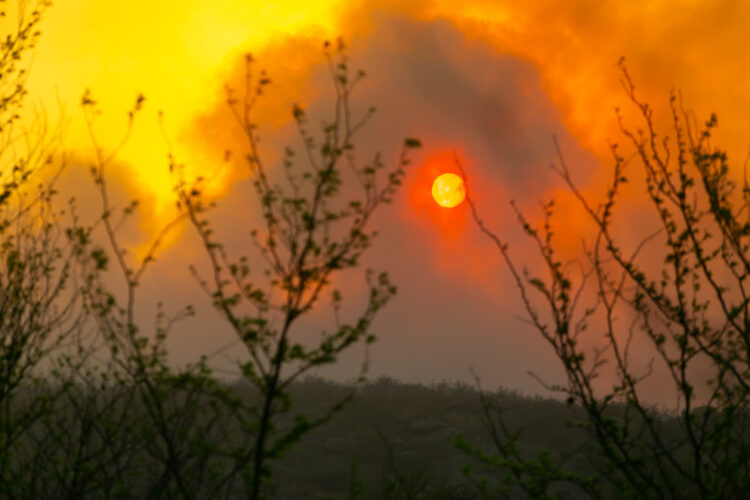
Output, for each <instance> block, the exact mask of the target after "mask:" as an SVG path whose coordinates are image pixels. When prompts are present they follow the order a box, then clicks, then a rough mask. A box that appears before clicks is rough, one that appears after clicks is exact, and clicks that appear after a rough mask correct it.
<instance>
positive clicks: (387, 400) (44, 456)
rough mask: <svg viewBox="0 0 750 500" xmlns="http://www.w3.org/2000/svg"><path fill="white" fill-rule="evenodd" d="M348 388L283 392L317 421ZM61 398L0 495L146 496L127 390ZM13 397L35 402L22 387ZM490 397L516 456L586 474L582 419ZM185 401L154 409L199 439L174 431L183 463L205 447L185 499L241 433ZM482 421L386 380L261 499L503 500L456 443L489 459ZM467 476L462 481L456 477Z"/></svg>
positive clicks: (206, 480) (146, 455)
mask: <svg viewBox="0 0 750 500" xmlns="http://www.w3.org/2000/svg"><path fill="white" fill-rule="evenodd" d="M47 389H49V388H47ZM224 389H226V390H232V391H233V392H235V394H237V395H238V396H239V397H241V398H243V399H244V400H245V404H246V405H247V406H252V405H253V404H257V401H258V393H257V391H256V390H255V389H254V388H253V387H251V386H249V385H248V384H247V383H246V382H242V381H238V382H236V383H235V384H230V385H226V386H225V387H224ZM354 389H355V386H352V385H345V384H338V383H334V382H329V381H325V380H322V379H318V378H309V379H306V380H303V381H301V382H299V383H297V384H295V385H294V386H293V387H292V388H291V389H290V391H289V392H290V396H291V397H292V399H293V400H294V401H295V410H294V412H292V413H293V414H294V413H297V412H301V413H305V414H306V415H308V416H309V417H311V418H315V417H316V416H322V415H325V414H326V413H327V412H328V409H329V408H330V407H331V406H333V405H335V404H336V403H337V402H339V401H341V400H342V399H344V398H346V397H347V396H348V395H349V394H350V393H351V391H352V390H354ZM61 390H62V393H61V394H62V395H63V397H60V398H58V399H57V401H56V403H54V404H53V407H52V408H50V410H51V411H49V413H48V415H47V416H46V417H43V418H41V419H39V420H38V421H37V422H36V423H34V424H33V425H32V427H31V428H30V429H27V430H26V431H25V433H24V436H23V437H22V438H21V443H19V445H20V446H18V447H17V449H18V450H19V451H18V454H17V455H16V456H14V457H12V459H11V460H10V463H9V464H8V466H9V469H8V472H9V473H10V477H12V478H13V481H12V483H13V486H11V487H10V488H9V489H7V490H6V494H8V495H9V496H11V497H18V498H64V497H72V496H75V495H80V497H86V498H106V497H119V498H146V497H148V496H149V492H150V491H153V489H154V485H155V484H158V480H159V475H160V474H161V473H162V468H161V467H160V460H159V458H158V456H154V449H153V448H154V447H155V446H156V445H155V443H153V442H151V441H152V440H153V436H151V434H150V433H151V432H155V430H149V429H148V425H147V422H148V421H149V416H148V415H147V414H146V412H147V411H148V408H147V405H143V404H141V403H139V401H138V399H139V398H138V397H137V391H134V390H128V389H127V388H125V387H119V388H116V387H108V388H105V387H100V388H98V389H97V388H92V387H88V388H80V387H73V386H70V387H67V388H64V389H62V388H61ZM174 393H175V391H174V388H173V389H172V394H174ZM128 395H130V396H132V397H127V396H128ZM23 396H28V400H34V399H37V396H36V395H35V394H34V390H33V389H29V390H28V392H24V393H23ZM494 396H495V398H496V404H497V406H498V408H502V411H503V415H504V418H505V422H506V424H507V425H508V426H509V427H510V428H513V429H514V430H520V429H521V428H523V429H524V430H523V433H522V435H521V437H520V439H519V440H518V448H519V451H520V453H521V454H522V455H523V456H525V457H529V458H533V457H536V456H537V455H538V454H539V452H540V451H542V450H543V449H547V450H549V452H550V455H551V457H553V459H554V460H555V461H557V460H558V459H563V458H564V459H565V463H566V465H569V466H571V467H572V468H573V469H575V470H578V471H580V472H588V471H593V470H594V469H593V465H592V463H590V460H592V459H593V458H594V457H593V455H591V454H589V453H587V452H586V450H587V449H589V451H590V450H591V446H590V445H591V443H590V441H589V440H588V438H587V437H586V433H585V432H583V431H582V430H581V429H580V428H579V427H576V426H575V425H573V424H574V423H575V422H579V423H580V421H581V419H582V418H583V417H584V413H583V412H582V411H581V409H579V408H575V407H571V406H569V405H567V404H565V403H564V402H560V401H555V400H551V399H542V398H538V397H537V398H532V397H523V396H520V395H518V394H515V393H511V392H506V391H499V392H497V393H496V394H494ZM185 400H186V398H180V397H175V398H174V399H172V398H165V400H164V402H163V403H164V405H165V406H166V407H169V408H170V409H171V410H170V411H172V412H173V415H174V419H173V420H172V421H171V425H172V426H173V429H174V430H175V431H176V432H177V433H178V434H179V433H180V432H181V431H182V430H189V429H200V430H201V432H200V433H196V432H185V433H184V434H183V435H181V437H180V439H181V442H179V443H174V446H176V447H177V448H179V449H181V450H183V451H184V453H186V454H187V453H191V454H193V455H194V458H195V457H200V456H201V454H200V452H199V450H197V448H199V447H201V446H205V447H206V448H207V449H206V452H207V453H206V454H204V457H205V459H206V460H205V462H202V461H201V460H199V459H198V460H194V461H191V463H192V465H191V466H189V467H186V468H185V470H184V471H181V472H182V473H183V474H184V478H183V479H184V480H185V481H186V482H187V484H188V485H190V489H189V490H188V491H189V492H190V494H191V495H195V496H199V497H205V498H208V496H209V495H208V494H209V493H210V489H209V488H206V489H203V488H204V487H208V486H215V484H214V483H213V481H212V480H211V479H212V478H211V476H213V478H221V477H227V476H228V473H229V470H228V469H231V467H232V466H233V465H234V462H233V460H232V459H231V457H227V458H226V459H224V460H216V459H215V457H210V458H209V456H208V451H209V449H210V448H211V447H212V446H213V447H214V448H213V451H214V452H216V451H218V450H220V449H221V448H223V446H225V445H227V446H228V447H229V449H231V447H230V446H229V445H231V442H232V441H233V440H236V441H240V440H241V439H242V433H241V432H240V431H237V430H236V429H234V427H235V426H236V424H235V423H233V422H232V418H231V417H230V416H225V417H223V418H218V419H217V418H216V414H212V412H211V411H206V410H205V409H201V408H199V407H198V406H203V405H205V406H206V407H210V405H211V401H212V398H210V397H205V398H204V399H203V400H202V401H201V402H200V403H197V402H195V401H194V402H193V403H192V404H193V405H196V406H194V407H186V406H184V404H185ZM483 415H484V412H483V406H482V404H481V402H480V398H479V392H478V391H477V390H476V389H474V388H472V387H471V386H468V385H462V384H440V385H433V386H431V387H425V386H422V385H415V384H404V383H400V382H397V381H395V380H393V379H389V378H380V379H378V380H377V381H374V382H371V383H368V384H365V385H361V386H359V387H358V388H356V397H355V398H354V399H353V401H352V402H351V403H349V404H348V405H346V406H345V407H344V408H343V409H342V410H341V411H340V412H339V413H338V414H337V415H336V417H335V418H334V419H332V420H330V421H329V422H327V423H325V424H323V425H321V426H320V427H318V428H316V429H314V430H312V431H310V432H309V433H308V434H307V435H306V436H305V439H303V440H302V441H300V442H299V443H298V444H297V445H296V446H295V447H294V448H293V449H291V450H290V451H289V452H288V453H286V454H284V455H283V456H282V457H281V458H280V459H279V460H278V461H274V462H273V463H272V464H271V473H272V477H273V481H272V484H271V486H270V488H269V490H268V492H267V494H268V497H269V498H282V499H329V498H341V499H344V498H346V499H348V498H383V499H389V498H393V499H446V500H447V499H470V498H502V497H504V496H505V495H500V494H499V493H497V492H495V493H494V494H492V493H490V494H482V492H481V489H480V488H479V487H477V485H476V484H475V481H474V479H478V478H480V477H487V478H488V479H489V480H490V483H491V484H492V485H496V484H497V481H495V479H496V478H494V477H493V476H494V475H495V473H494V472H491V471H489V470H488V469H485V468H483V467H482V466H481V464H480V463H479V462H478V461H477V460H475V459H474V458H473V457H472V456H471V455H470V454H469V453H467V452H466V451H464V450H463V449H461V447H460V446H457V439H459V440H460V438H459V436H462V437H463V438H464V439H465V440H466V441H469V442H471V443H472V444H474V445H475V446H477V447H478V448H480V449H483V450H484V451H486V452H487V453H488V454H493V453H496V450H494V447H495V444H494V443H493V441H492V438H491V434H490V433H489V432H488V428H487V422H486V421H485V419H484V416H483ZM114 417H117V418H114ZM181 453H182V452H181ZM183 465H184V464H183ZM181 466H182V465H181ZM467 468H469V469H471V470H473V474H470V475H468V476H467V472H468V469H467ZM200 476H204V477H203V478H201V477H200ZM573 491H575V490H573ZM241 493H242V488H241V485H240V481H238V482H237V485H236V487H234V488H231V487H230V488H229V489H228V490H227V491H225V492H224V494H225V495H227V496H229V497H235V496H240V495H241ZM516 493H518V494H520V491H516ZM167 496H168V495H167Z"/></svg>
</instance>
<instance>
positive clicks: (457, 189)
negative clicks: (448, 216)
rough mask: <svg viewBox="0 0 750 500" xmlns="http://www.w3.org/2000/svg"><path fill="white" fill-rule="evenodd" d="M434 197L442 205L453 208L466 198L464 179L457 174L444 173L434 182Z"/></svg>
mask: <svg viewBox="0 0 750 500" xmlns="http://www.w3.org/2000/svg"><path fill="white" fill-rule="evenodd" d="M432 197H433V198H434V199H435V202H436V203H437V204H438V205H440V206H441V207H445V208H453V207H455V206H457V205H459V204H461V202H462V201H464V198H466V188H465V187H464V181H463V179H461V177H459V176H457V175H456V174H443V175H440V176H438V178H437V179H435V182H433V183H432Z"/></svg>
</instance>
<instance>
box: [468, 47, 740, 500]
mask: <svg viewBox="0 0 750 500" xmlns="http://www.w3.org/2000/svg"><path fill="white" fill-rule="evenodd" d="M621 70H622V83H623V87H624V90H625V93H626V94H627V96H628V98H629V99H630V101H631V102H632V103H633V104H634V106H635V108H636V109H637V111H638V112H639V116H640V118H641V119H642V126H641V128H639V129H638V130H637V131H632V130H631V129H630V128H629V127H628V126H627V125H626V124H625V123H624V121H623V119H622V118H620V115H619V113H618V120H619V124H620V130H621V132H622V134H623V136H624V137H625V139H626V142H627V143H628V144H629V145H630V146H631V147H632V148H633V150H634V153H635V154H634V158H633V159H632V160H628V159H626V158H627V157H628V156H629V155H626V154H623V153H621V152H620V151H621V148H620V147H619V146H618V145H616V144H613V145H612V146H611V151H612V158H613V162H614V166H613V168H612V180H611V182H610V184H609V186H608V188H607V191H606V193H605V196H604V201H602V202H601V203H597V204H594V203H593V202H591V201H589V199H587V197H585V196H584V194H583V193H582V192H581V191H580V190H579V189H578V187H577V186H576V184H575V182H574V180H573V172H572V170H571V168H570V167H569V166H568V164H567V163H566V161H565V158H564V155H563V154H562V152H561V151H560V148H559V147H558V164H557V165H556V166H553V168H554V171H555V172H556V173H557V174H558V175H559V176H560V178H561V179H562V180H563V181H564V182H565V184H566V185H567V187H568V188H569V189H570V191H571V192H572V193H573V195H574V196H575V197H576V199H577V200H578V202H579V203H580V206H581V207H582V208H583V210H584V212H585V213H586V214H587V216H588V219H589V220H590V221H592V222H593V224H594V226H595V228H596V236H595V238H594V241H593V242H590V244H589V245H588V246H587V247H586V250H585V263H586V264H587V267H586V270H585V272H584V273H583V277H581V276H578V275H576V274H575V273H574V272H572V271H571V270H570V269H571V268H570V266H566V264H565V263H564V262H563V261H562V259H561V258H560V257H559V254H558V253H557V252H556V247H555V242H554V238H553V233H554V229H555V221H554V219H553V211H554V203H553V202H550V203H548V204H546V205H545V207H544V214H543V215H544V223H543V225H542V226H541V227H535V226H533V225H532V223H531V222H529V220H528V219H527V218H526V217H525V216H524V214H523V213H522V212H521V211H520V210H519V209H518V208H516V206H515V205H514V206H513V208H514V210H515V211H516V214H517V216H518V220H519V222H520V224H521V226H522V228H523V230H524V231H525V233H526V234H527V235H528V236H529V237H530V238H531V239H532V240H533V241H534V243H535V244H536V245H537V247H538V249H539V252H540V255H541V258H542V262H543V269H544V271H546V272H548V273H549V274H548V275H549V278H542V277H540V276H538V275H536V274H531V273H530V272H529V271H527V270H526V269H525V268H524V270H521V269H520V268H519V266H518V264H517V263H516V261H515V260H514V259H513V258H512V257H511V254H510V252H509V249H508V246H507V245H506V244H505V243H504V241H503V240H502V239H501V238H500V237H499V236H498V235H497V234H495V233H493V232H492V231H491V230H490V229H489V228H488V227H487V226H486V225H485V224H484V223H483V221H482V220H481V219H480V217H479V214H478V211H477V210H476V207H475V206H474V204H473V203H472V204H471V208H472V214H473V217H474V220H475V222H476V223H477V225H478V226H479V228H480V230H481V231H482V232H483V233H484V234H485V235H486V236H487V237H489V238H490V239H491V240H492V241H493V242H494V244H495V245H496V246H497V248H498V250H499V251H500V253H501V255H502V257H503V259H504V260H505V261H506V263H507V264H508V266H509V268H510V270H511V273H512V275H513V278H514V279H515V282H516V285H517V287H518V289H519V291H520V293H521V296H522V298H523V302H524V305H525V308H526V312H527V314H528V318H529V319H530V321H531V323H532V324H533V326H534V328H535V329H536V330H537V331H538V332H539V333H540V334H541V335H542V336H543V337H544V339H545V340H547V342H548V343H549V344H550V346H551V347H552V349H553V350H554V352H555V354H556V355H557V357H558V359H559V361H560V363H561V365H562V366H563V368H564V369H565V373H566V375H567V384H566V385H564V386H554V387H552V389H554V390H558V391H561V392H562V393H563V394H565V396H566V397H567V399H568V402H569V403H571V404H573V403H575V404H576V405H578V406H580V407H582V408H583V409H584V410H585V411H586V415H587V421H586V425H585V428H586V429H587V430H588V432H589V434H590V435H591V436H592V438H593V440H594V441H595V443H596V444H597V445H598V446H597V454H596V456H595V459H596V460H598V461H599V462H600V464H601V466H600V469H599V470H598V471H597V474H593V475H587V476H584V475H576V474H571V473H569V472H567V471H566V470H565V469H564V468H562V467H560V466H559V464H558V463H556V462H555V461H554V460H552V459H551V458H550V456H549V455H545V454H542V455H540V456H539V457H538V458H537V459H535V460H531V459H529V458H528V456H522V455H521V454H519V453H518V449H517V447H516V446H515V442H516V441H517V439H518V435H516V434H515V433H514V432H513V430H512V429H508V428H507V427H504V425H503V422H502V418H500V419H499V420H498V419H497V414H496V412H495V411H494V409H493V404H492V402H491V401H489V400H485V405H484V406H485V411H486V412H487V419H488V422H490V423H491V426H492V427H491V429H492V431H493V433H494V434H493V436H494V437H495V438H496V443H497V450H498V452H499V456H489V455H483V454H481V453H479V452H477V451H476V450H472V447H471V446H470V445H468V444H466V443H462V446H464V447H465V448H466V449H467V450H468V451H469V452H472V453H475V454H476V455H477V456H479V458H481V459H482V461H484V462H485V463H486V464H488V465H491V466H493V467H497V468H500V469H502V470H505V471H506V472H507V471H510V474H511V475H512V476H513V477H514V478H515V480H516V484H520V485H521V487H523V489H524V490H526V492H527V493H528V494H531V495H533V496H540V497H544V496H551V495H552V493H551V492H552V489H551V488H552V486H553V485H554V484H556V483H560V482H568V483H573V484H575V485H577V486H578V487H579V488H581V489H582V490H579V493H580V494H583V493H582V492H581V491H585V492H586V493H587V494H588V495H590V496H593V497H611V496H618V497H623V498H741V497H742V496H743V495H745V494H746V493H747V491H750V482H749V481H750V473H749V472H750V470H748V468H749V467H750V441H748V437H747V428H748V423H750V422H748V416H749V414H748V403H749V402H750V392H749V391H748V388H749V387H750V385H749V384H748V383H749V382H750V379H748V376H749V375H750V369H749V368H750V349H748V346H750V329H749V326H748V325H750V309H749V308H748V305H749V304H748V284H747V278H748V276H750V260H749V259H750V255H748V248H749V247H748V241H749V240H748V238H749V237H750V224H748V223H747V217H748V213H750V212H747V211H748V209H750V186H749V185H748V183H747V179H745V180H744V181H743V182H742V183H741V184H737V182H736V181H735V180H734V179H733V174H732V173H731V172H730V168H729V163H728V159H727V155H726V154H725V153H724V152H723V151H721V150H720V149H717V148H715V147H714V146H713V145H712V144H711V141H710V139H711V134H712V131H713V130H714V128H715V127H716V125H717V119H716V117H715V116H711V118H710V119H709V120H708V121H707V122H706V123H705V124H704V126H703V127H702V128H700V129H699V128H697V126H695V125H694V124H693V123H694V122H693V121H692V120H691V115H690V114H689V113H687V112H685V111H684V109H683V108H682V104H681V102H680V101H679V100H678V99H677V96H676V95H675V94H674V93H673V94H672V96H671V100H670V104H671V107H670V109H671V117H672V131H671V134H672V136H671V137H667V136H662V135H660V134H659V133H658V132H657V130H656V128H655V125H654V117H653V109H652V108H651V107H650V106H649V105H648V104H646V103H644V102H642V101H640V100H639V99H638V97H637V95H636V92H635V87H634V85H633V83H632V81H631V78H630V76H629V75H628V73H627V70H626V68H625V66H624V63H623V62H622V61H621ZM636 169H638V170H640V173H641V174H642V175H643V177H644V181H643V182H644V184H645V191H646V193H647V196H648V200H649V201H650V204H651V205H652V207H653V208H654V213H655V217H656V218H657V219H656V220H658V221H659V223H660V230H659V232H658V233H657V234H654V235H644V236H643V240H642V241H641V242H640V244H639V245H637V247H636V248H635V249H634V250H630V251H628V250H626V248H625V246H624V245H623V244H622V243H620V241H619V240H618V237H617V235H616V232H615V231H614V229H613V219H614V217H615V214H616V213H617V209H618V208H619V205H618V200H619V197H620V194H621V191H622V188H623V185H624V183H626V182H628V177H633V176H635V175H637V172H635V171H634V170H636ZM654 259H663V265H661V266H658V269H657V270H656V271H654V269H653V267H654V266H653V265H651V266H649V264H653V261H654ZM588 287H590V288H588ZM588 290H592V294H593V295H594V296H595V297H596V301H595V303H594V306H593V307H590V308H588V309H585V310H583V309H582V308H583V305H582V304H581V303H580V302H581V297H582V296H583V294H585V293H586V292H587V291H588ZM534 294H537V295H534ZM537 299H539V300H538V301H537ZM540 304H541V305H540ZM625 317H630V318H633V319H632V322H629V323H628V324H627V325H623V319H622V318H625ZM587 328H588V329H589V331H597V332H603V333H604V337H603V339H602V340H603V342H604V345H603V346H599V347H598V348H597V350H595V351H593V352H591V351H586V350H585V349H584V348H583V347H582V344H581V343H580V339H581V336H582V335H583V332H584V331H586V329H587ZM635 342H640V343H643V342H647V343H648V345H650V346H651V348H652V349H653V352H654V360H653V362H654V363H658V364H659V365H660V368H661V369H664V370H665V371H666V373H668V374H669V376H670V377H669V380H671V382H672V386H671V390H672V391H673V392H674V394H675V396H677V398H678V400H679V406H678V408H677V409H676V410H675V411H674V414H672V415H665V414H663V413H659V412H657V411H655V410H654V409H652V408H651V407H650V406H649V404H648V403H647V402H646V401H645V400H644V397H643V391H642V388H643V384H644V381H646V380H648V377H649V376H650V374H651V370H650V369H648V370H641V371H638V370H637V369H636V368H635V367H633V366H632V363H631V362H630V358H629V356H628V355H629V352H630V349H631V346H632V345H634V343H635ZM612 365H614V370H613V371H612V376H614V377H615V382H614V383H613V384H612V386H611V387H606V388H602V387H600V386H596V385H595V384H596V382H595V381H596V379H597V377H600V376H602V375H603V374H604V373H605V372H604V370H605V368H606V367H607V366H612ZM699 386H700V387H699ZM696 388H698V389H700V391H696ZM696 392H701V393H705V395H702V394H701V395H700V396H697V395H696Z"/></svg>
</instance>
